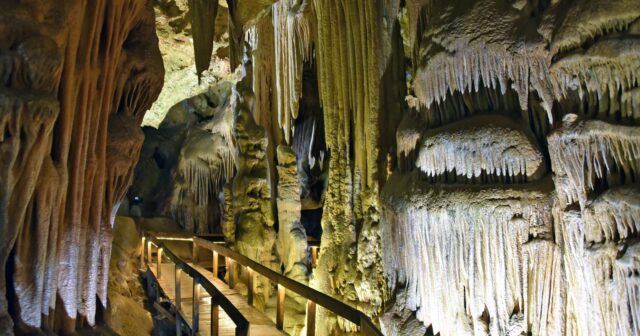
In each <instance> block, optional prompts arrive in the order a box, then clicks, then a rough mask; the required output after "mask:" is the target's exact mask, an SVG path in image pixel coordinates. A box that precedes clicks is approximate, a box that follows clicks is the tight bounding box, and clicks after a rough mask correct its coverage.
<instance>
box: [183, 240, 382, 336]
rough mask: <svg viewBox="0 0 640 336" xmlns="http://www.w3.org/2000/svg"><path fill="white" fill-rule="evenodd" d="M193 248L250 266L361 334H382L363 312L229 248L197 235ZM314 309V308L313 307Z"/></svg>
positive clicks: (254, 270)
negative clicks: (347, 322) (335, 315)
mask: <svg viewBox="0 0 640 336" xmlns="http://www.w3.org/2000/svg"><path fill="white" fill-rule="evenodd" d="M193 244H194V249H195V248H196V247H197V246H199V247H203V248H206V249H208V250H211V251H213V252H217V253H218V254H221V255H223V256H225V257H228V258H231V259H232V260H234V261H235V262H237V263H238V264H240V265H242V266H245V267H248V268H250V269H251V270H252V271H253V272H256V273H258V274H260V275H262V276H264V277H266V278H268V279H269V280H271V281H273V282H275V283H276V284H277V285H280V286H282V287H284V288H286V289H288V290H291V291H293V292H295V293H296V294H298V295H300V296H303V297H305V298H306V299H307V300H310V301H312V302H313V303H315V304H319V305H320V306H322V307H324V308H325V309H328V310H330V311H332V312H333V313H335V314H337V315H339V316H341V317H343V318H345V319H347V320H349V321H351V322H352V323H354V324H356V325H357V326H359V327H360V331H361V334H362V335H367V336H369V335H372V336H382V333H381V332H380V330H378V328H377V327H376V325H375V324H374V323H373V322H372V321H371V319H370V318H369V317H368V316H367V315H365V314H364V313H363V312H361V311H359V310H357V309H355V308H353V307H351V306H349V305H347V304H346V303H344V302H342V301H339V300H337V299H335V298H333V297H331V296H329V295H327V294H325V293H322V292H320V291H317V290H315V289H313V288H311V287H309V286H306V285H303V284H301V283H299V282H297V281H295V280H292V279H290V278H288V277H286V276H284V275H282V274H280V273H277V272H276V271H274V270H272V269H270V268H268V267H265V266H263V265H262V264H259V263H257V262H255V261H253V260H252V259H250V258H248V257H246V256H244V255H242V254H240V253H238V252H236V251H233V250H231V249H230V248H228V247H226V246H224V245H222V244H218V243H214V242H211V241H208V240H205V239H202V238H199V237H193ZM314 310H315V309H314Z"/></svg>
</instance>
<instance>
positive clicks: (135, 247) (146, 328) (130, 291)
mask: <svg viewBox="0 0 640 336" xmlns="http://www.w3.org/2000/svg"><path fill="white" fill-rule="evenodd" d="M140 239H142V235H141V234H140V232H139V230H138V225H137V223H136V222H135V221H134V220H133V219H132V218H129V217H120V216H118V217H116V220H115V222H114V225H113V244H112V248H111V259H110V263H109V285H108V288H109V294H108V297H109V308H110V310H111V318H110V321H109V322H110V323H109V325H110V327H111V328H112V329H113V331H115V332H116V333H118V335H123V336H126V335H132V336H133V335H140V334H147V335H148V334H151V332H152V330H153V321H152V317H151V315H150V314H149V312H148V311H147V310H145V309H144V305H143V299H144V292H143V289H142V286H141V285H140V281H139V279H138V276H139V275H138V269H139V268H140V266H141V265H140V263H139V261H140V254H141V253H142V248H141V246H142V245H141V244H140Z"/></svg>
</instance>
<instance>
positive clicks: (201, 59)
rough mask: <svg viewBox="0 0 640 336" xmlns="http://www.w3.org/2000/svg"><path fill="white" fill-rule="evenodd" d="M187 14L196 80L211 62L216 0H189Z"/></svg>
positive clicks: (216, 7) (216, 9) (216, 10)
mask: <svg viewBox="0 0 640 336" xmlns="http://www.w3.org/2000/svg"><path fill="white" fill-rule="evenodd" d="M189 14H190V15H191V33H192V34H193V48H194V50H195V55H196V57H195V60H196V71H197V73H198V80H200V79H201V78H202V73H203V72H204V71H206V70H208V69H209V63H211V53H212V52H213V37H214V36H215V32H214V28H215V23H216V16H217V15H218V2H217V1H210V0H189Z"/></svg>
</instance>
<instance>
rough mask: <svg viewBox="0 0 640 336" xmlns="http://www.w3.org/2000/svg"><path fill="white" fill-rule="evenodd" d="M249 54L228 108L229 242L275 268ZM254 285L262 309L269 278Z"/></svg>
mask: <svg viewBox="0 0 640 336" xmlns="http://www.w3.org/2000/svg"><path fill="white" fill-rule="evenodd" d="M250 57H251V56H250V54H246V55H245V57H244V61H243V66H242V71H243V73H242V79H241V80H240V81H239V82H238V83H237V85H236V86H235V87H234V91H233V101H232V107H231V108H232V110H233V111H234V112H233V113H234V120H235V123H234V125H235V126H234V127H235V129H234V134H235V136H236V146H237V147H236V151H237V153H238V158H237V165H236V166H237V173H236V175H235V176H234V177H233V180H232V182H231V183H232V186H231V209H232V210H231V211H232V213H231V216H232V218H233V222H234V224H235V227H234V233H235V235H234V237H233V241H232V243H233V244H234V247H235V248H236V249H237V250H238V251H239V252H240V253H242V254H243V255H245V256H248V257H249V258H251V259H253V260H256V261H258V262H260V263H261V264H263V265H266V266H267V267H271V268H275V263H276V260H275V258H274V254H273V250H274V248H275V238H276V237H275V229H274V227H273V225H274V217H273V212H272V207H271V183H270V181H269V172H268V168H267V159H266V150H267V137H266V134H265V131H264V128H262V127H260V126H258V125H256V123H255V121H254V119H253V116H252V113H251V112H252V110H251V109H252V106H253V101H254V99H255V96H254V93H253V90H252V71H253V65H252V63H251V58H250ZM225 235H229V233H226V234H225ZM254 286H255V293H256V297H257V299H258V302H257V304H258V306H259V307H261V308H262V309H264V308H265V306H266V302H267V301H268V299H269V296H270V294H271V286H270V284H269V280H268V279H266V278H262V277H257V279H256V281H254Z"/></svg>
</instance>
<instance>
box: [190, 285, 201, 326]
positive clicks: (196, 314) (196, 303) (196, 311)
mask: <svg viewBox="0 0 640 336" xmlns="http://www.w3.org/2000/svg"><path fill="white" fill-rule="evenodd" d="M192 315H193V321H192V323H191V324H192V325H191V335H192V336H195V335H197V334H198V328H199V324H200V284H199V283H198V279H196V278H193V314H192Z"/></svg>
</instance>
